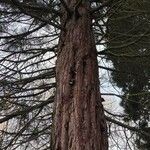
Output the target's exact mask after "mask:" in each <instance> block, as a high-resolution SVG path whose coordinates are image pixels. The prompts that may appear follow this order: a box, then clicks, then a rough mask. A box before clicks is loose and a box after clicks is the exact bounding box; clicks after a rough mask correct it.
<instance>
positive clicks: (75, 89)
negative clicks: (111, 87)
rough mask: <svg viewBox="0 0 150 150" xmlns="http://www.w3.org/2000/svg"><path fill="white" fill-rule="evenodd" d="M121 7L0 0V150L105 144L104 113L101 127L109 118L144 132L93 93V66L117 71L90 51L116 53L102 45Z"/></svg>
mask: <svg viewBox="0 0 150 150" xmlns="http://www.w3.org/2000/svg"><path fill="white" fill-rule="evenodd" d="M130 2H132V3H134V0H130ZM121 5H123V3H122V0H118V1H113V0H108V1H100V0H99V1H93V0H0V51H1V55H0V115H1V117H0V123H1V126H0V149H2V150H9V149H10V150H16V149H21V150H48V149H54V150H72V149H77V150H84V149H85V150H105V149H108V142H107V141H108V137H107V136H108V134H107V128H106V123H105V118H106V119H107V120H108V121H109V122H110V123H109V131H110V130H111V129H112V128H110V126H111V124H112V123H113V124H117V125H118V126H122V128H121V129H129V130H131V131H134V132H137V133H140V134H141V135H142V136H144V137H146V138H147V137H150V135H149V134H147V133H146V132H144V131H142V130H139V129H138V128H136V127H131V126H129V125H127V124H123V123H122V122H120V121H119V120H115V119H114V118H113V117H118V116H119V117H120V116H121V117H122V115H116V114H113V113H109V111H106V112H107V116H106V117H104V110H103V106H102V100H103V99H102V98H101V95H102V94H105V95H115V96H116V94H112V93H100V91H99V86H100V83H101V82H99V73H98V68H100V69H105V70H107V71H111V72H117V73H119V71H118V69H117V68H115V67H114V68H109V67H106V66H102V64H99V63H98V62H97V57H98V60H102V61H105V60H106V59H108V58H109V59H111V60H112V58H110V57H109V56H110V55H111V56H112V55H113V56H116V55H117V54H114V53H112V52H111V51H110V49H111V48H110V47H111V46H112V45H113V43H114V40H113V36H111V35H113V31H114V30H113V29H115V27H117V26H113V22H111V20H117V18H118V19H120V16H119V14H117V13H116V12H117V10H118V8H121V7H120V6H121ZM129 6H130V4H129V5H128V6H127V7H129ZM113 16H115V18H113ZM124 16H125V17H126V14H124ZM127 19H128V18H127ZM139 32H143V31H139ZM146 34H147V33H146ZM121 35H122V34H121ZM123 35H124V34H123ZM122 38H123V37H122ZM120 41H121V39H120ZM120 41H119V42H120ZM111 42H112V43H111ZM120 43H121V42H120ZM131 44H132V43H131ZM115 46H116V45H115ZM122 46H123V44H122ZM97 54H98V55H97ZM116 57H119V56H118V55H117V56H116ZM113 58H114V57H113ZM114 60H116V59H114ZM114 60H112V61H114ZM114 64H115V63H114ZM120 65H121V64H120ZM114 66H115V65H114ZM123 72H125V71H123ZM119 96H120V95H119ZM120 97H121V96H120ZM110 116H111V117H110ZM112 116H113V117H112ZM118 126H117V127H118ZM119 130H120V128H119ZM124 132H125V130H124ZM109 135H112V139H115V138H116V137H115V136H114V135H113V132H112V133H111V132H109ZM125 137H126V136H125ZM127 143H128V139H127ZM111 144H112V145H113V143H110V145H111ZM115 144H116V145H115V147H119V146H120V145H119V144H120V142H119V143H116V141H115ZM125 146H126V145H125ZM128 148H130V145H129V146H128V144H127V146H126V149H128Z"/></svg>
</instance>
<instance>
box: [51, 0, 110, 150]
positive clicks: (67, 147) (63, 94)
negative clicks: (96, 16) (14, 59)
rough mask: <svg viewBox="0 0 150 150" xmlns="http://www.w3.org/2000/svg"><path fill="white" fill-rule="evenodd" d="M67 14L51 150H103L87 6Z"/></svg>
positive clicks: (104, 140) (72, 3)
mask: <svg viewBox="0 0 150 150" xmlns="http://www.w3.org/2000/svg"><path fill="white" fill-rule="evenodd" d="M76 4H77V0H72V1H70V2H69V1H68V2H67V5H68V8H74V9H73V10H74V12H73V13H72V14H70V15H68V14H67V11H65V10H64V9H63V16H62V18H61V23H62V26H63V28H64V29H65V30H64V31H62V32H61V36H60V41H59V47H58V58H57V65H56V80H57V92H56V100H55V118H54V138H53V140H54V141H53V149H54V150H107V149H108V144H107V134H106V123H105V118H104V112H103V106H102V104H101V97H100V92H99V79H98V63H97V52H96V47H95V42H94V36H93V33H92V25H91V24H92V20H91V16H90V14H89V8H90V7H89V6H90V5H89V3H88V2H84V3H81V4H80V5H78V6H79V7H78V8H77V5H76Z"/></svg>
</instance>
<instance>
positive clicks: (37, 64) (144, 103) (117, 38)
mask: <svg viewBox="0 0 150 150" xmlns="http://www.w3.org/2000/svg"><path fill="white" fill-rule="evenodd" d="M79 3H82V0H79ZM90 3H91V4H90V5H91V9H90V10H89V11H90V14H91V16H92V18H93V24H92V30H93V32H94V36H95V44H96V46H97V57H98V60H100V62H103V63H99V69H100V73H101V70H106V73H107V72H108V75H106V74H104V75H103V74H101V77H100V80H101V79H103V76H104V77H105V76H108V77H109V79H108V80H109V82H110V83H111V84H112V87H113V86H114V84H115V86H116V87H119V88H120V89H121V90H122V92H123V94H122V95H121V94H118V93H109V92H108V93H103V92H102V93H101V95H102V96H103V95H105V97H106V95H107V96H108V99H109V96H110V95H112V96H114V99H115V97H119V98H121V100H122V101H121V105H122V106H123V107H124V112H125V113H124V114H115V113H114V112H109V110H108V109H107V106H106V119H107V121H108V128H109V129H108V130H109V132H110V133H109V132H108V133H109V134H110V139H111V140H110V145H111V146H112V147H113V144H115V146H114V147H120V145H119V144H120V142H118V143H117V142H116V141H117V140H115V136H116V137H117V134H114V135H113V131H115V132H117V129H116V128H117V127H118V126H120V127H121V129H122V132H123V133H124V132H125V134H124V137H126V136H127V137H126V143H127V144H125V145H124V146H125V147H127V148H130V149H132V147H133V145H134V146H135V144H133V143H132V141H134V142H136V144H137V147H139V148H143V149H148V148H149V144H150V143H149V138H150V130H149V129H150V128H149V110H150V102H149V97H150V96H149V94H150V93H149V89H150V83H149V81H150V78H149V76H150V69H149V68H150V59H149V57H150V50H149V46H150V45H149V44H150V41H149V40H150V15H149V8H150V3H149V1H148V0H136V1H135V0H126V1H123V0H115V1H114V0H108V1H90ZM61 6H63V9H65V10H66V11H67V12H68V14H69V13H72V12H69V11H70V10H69V9H68V6H67V5H66V3H65V0H0V51H1V55H0V116H1V117H0V123H1V125H0V147H1V149H3V150H5V149H6V150H7V149H11V150H15V149H17V148H21V149H22V150H25V149H32V150H34V149H35V150H36V149H38V150H44V149H45V150H46V149H50V148H51V136H52V133H51V132H52V130H51V129H52V128H53V126H52V121H53V102H54V95H55V90H56V88H55V87H56V80H55V62H56V60H57V54H58V52H57V48H58V42H59V38H60V31H62V30H65V29H64V28H63V25H62V24H60V18H61V16H62V15H64V14H62V8H61ZM77 6H78V5H77ZM67 17H69V16H67ZM63 24H65V22H64V23H63ZM107 64H112V67H107V66H108V65H107ZM110 72H111V75H110V76H109V74H110ZM100 83H101V81H100ZM107 91H108V89H107ZM105 99H106V100H105V101H107V97H106V98H105ZM123 121H125V122H123ZM130 122H131V124H130ZM112 124H113V126H112ZM116 126H117V127H116ZM120 127H118V130H120ZM123 129H124V130H123ZM127 130H129V131H131V133H128V131H127ZM111 134H112V136H111ZM132 134H133V135H132ZM128 135H129V136H130V135H131V137H133V138H131V142H128V141H130V137H129V138H128ZM135 135H136V138H135ZM113 137H114V139H113ZM143 141H144V142H143ZM130 144H131V146H130Z"/></svg>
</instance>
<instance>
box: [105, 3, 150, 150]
mask: <svg viewBox="0 0 150 150" xmlns="http://www.w3.org/2000/svg"><path fill="white" fill-rule="evenodd" d="M149 8H150V4H149V1H141V0H138V1H132V0H127V1H124V2H121V3H120V2H119V1H118V5H117V6H115V9H112V10H111V13H110V14H111V17H110V18H109V19H108V22H107V23H108V26H107V37H108V38H107V39H108V42H109V44H107V51H106V52H107V53H108V57H107V58H108V59H109V60H111V61H112V63H113V67H114V69H115V70H118V71H119V72H112V73H111V75H112V80H113V82H115V83H116V85H117V86H118V87H120V88H121V89H122V91H123V93H124V94H123V99H122V102H121V105H122V106H123V107H124V109H125V113H126V114H127V116H126V117H124V121H134V123H135V124H136V126H138V128H140V129H141V130H144V131H146V132H148V133H149V131H150V128H149V125H148V124H149V112H150V108H149V104H150V103H149V98H150V93H149V89H150V84H149V79H150V69H149V68H150V65H149V64H150V59H149V58H150V23H149V21H150V15H149ZM149 140H150V139H149V138H147V137H145V136H142V135H141V134H138V135H137V139H136V142H137V145H138V147H139V148H140V149H144V150H146V149H149V147H150V143H149Z"/></svg>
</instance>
